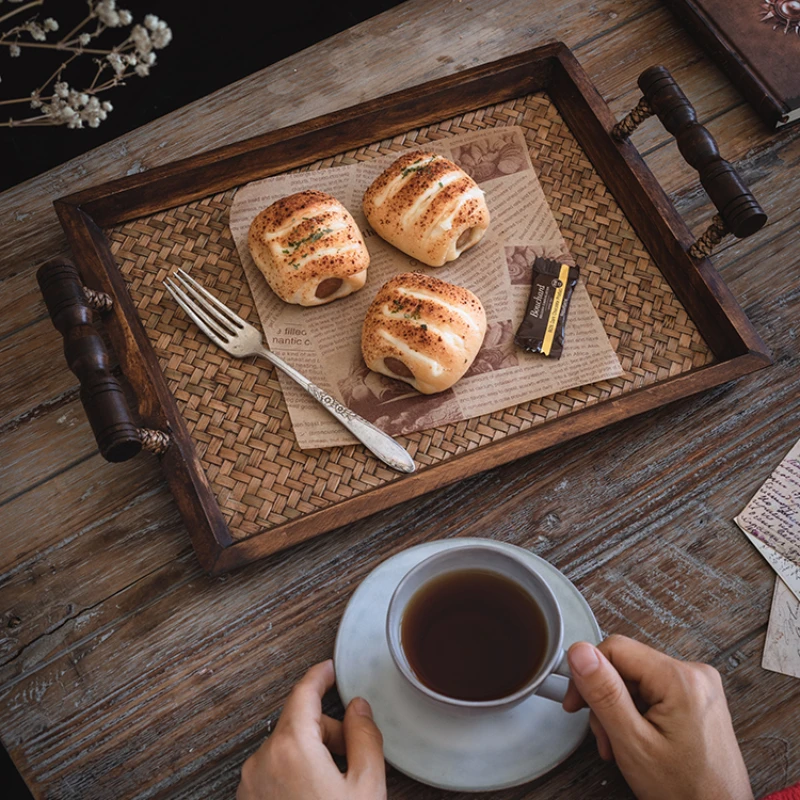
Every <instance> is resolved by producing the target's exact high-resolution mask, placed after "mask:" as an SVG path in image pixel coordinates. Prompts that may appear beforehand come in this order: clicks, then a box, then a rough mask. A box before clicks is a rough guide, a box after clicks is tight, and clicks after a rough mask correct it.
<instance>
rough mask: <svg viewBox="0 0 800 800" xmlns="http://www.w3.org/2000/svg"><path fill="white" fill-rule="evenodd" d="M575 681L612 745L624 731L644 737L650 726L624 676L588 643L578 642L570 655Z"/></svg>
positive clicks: (571, 649) (570, 650)
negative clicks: (632, 695)
mask: <svg viewBox="0 0 800 800" xmlns="http://www.w3.org/2000/svg"><path fill="white" fill-rule="evenodd" d="M567 659H568V660H569V666H570V670H571V671H572V682H573V683H574V684H575V688H576V689H577V690H578V692H580V695H581V697H582V698H583V699H584V700H585V701H586V704H587V705H588V706H589V708H591V709H592V711H593V712H594V715H595V716H596V717H597V720H598V721H599V722H600V724H601V725H602V726H603V728H605V730H606V732H607V734H608V736H609V738H610V739H611V741H612V743H613V741H614V739H615V738H616V737H617V735H619V734H620V733H622V732H629V733H639V734H641V735H644V733H645V731H646V729H647V723H646V722H645V720H644V719H643V717H642V716H641V714H640V713H639V711H638V710H637V708H636V705H635V704H634V702H633V698H632V697H631V695H630V693H629V692H628V689H627V687H626V686H625V681H623V679H622V676H621V675H620V674H619V672H617V670H616V669H614V667H613V665H612V664H611V662H610V661H609V660H608V659H607V658H606V657H605V656H604V655H603V654H602V653H601V652H600V651H599V650H598V649H597V648H596V647H593V646H592V645H591V644H589V643H588V642H576V643H575V644H574V645H572V647H570V649H569V652H568V653H567Z"/></svg>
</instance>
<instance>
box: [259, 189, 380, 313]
mask: <svg viewBox="0 0 800 800" xmlns="http://www.w3.org/2000/svg"><path fill="white" fill-rule="evenodd" d="M248 244H249V246H250V252H251V254H252V256H253V260H254V261H255V262H256V264H257V265H258V267H259V269H260V270H261V271H262V272H263V273H264V277H265V278H266V279H267V283H269V285H270V287H271V288H272V291H273V292H275V294H277V295H278V297H280V298H281V300H285V301H286V302H287V303H297V304H299V305H301V306H318V305H322V304H323V303H330V302H331V301H332V300H338V299H339V298H340V297H346V296H347V295H349V294H352V293H353V292H357V291H358V290H359V289H360V288H361V287H362V286H363V285H364V282H365V281H366V280H367V267H368V266H369V252H368V251H367V248H366V245H365V244H364V239H363V238H362V236H361V231H359V229H358V226H357V225H356V223H355V220H354V219H353V217H352V216H351V214H350V212H349V211H348V210H347V209H346V208H345V207H344V206H343V205H342V204H341V203H340V202H339V201H338V200H337V199H336V198H335V197H331V196H330V195H329V194H325V193H324V192H317V191H313V190H312V191H307V192H298V193H297V194H292V195H289V196H288V197H283V198H281V199H280V200H278V201H276V202H274V203H273V204H272V205H271V206H269V207H268V208H265V209H264V210H263V211H262V212H261V213H260V214H259V215H258V216H257V217H256V218H255V219H254V220H253V222H252V223H251V225H250V233H249V236H248Z"/></svg>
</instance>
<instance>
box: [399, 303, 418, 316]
mask: <svg viewBox="0 0 800 800" xmlns="http://www.w3.org/2000/svg"><path fill="white" fill-rule="evenodd" d="M421 308H422V303H417V307H416V308H415V309H414V310H413V311H412V312H411V313H410V314H403V319H419V318H420V313H419V312H420V309H421Z"/></svg>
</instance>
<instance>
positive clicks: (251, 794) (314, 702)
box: [236, 660, 386, 800]
mask: <svg viewBox="0 0 800 800" xmlns="http://www.w3.org/2000/svg"><path fill="white" fill-rule="evenodd" d="M333 681H334V674H333V661H330V660H328V661H323V662H322V663H321V664H316V665H315V666H313V667H311V669H309V670H308V672H306V674H305V675H304V676H303V678H302V680H300V682H299V683H298V684H297V685H296V686H295V687H294V689H293V690H292V692H291V694H290V695H289V697H288V699H287V700H286V704H285V705H284V707H283V712H282V713H281V717H280V719H279V720H278V724H277V725H276V726H275V730H274V731H273V733H272V735H271V736H270V737H269V738H268V739H267V740H266V741H265V742H264V744H262V745H261V747H259V748H258V750H256V752H255V753H253V755H252V756H250V758H248V759H247V761H245V762H244V765H243V766H242V779H241V781H240V783H239V788H238V789H237V790H236V800H267V798H268V799H269V800H385V798H386V768H385V766H384V762H383V738H382V737H381V732H380V731H379V730H378V728H377V726H376V725H375V723H374V722H373V721H372V710H371V709H370V707H369V703H368V702H367V701H366V700H364V699H362V698H360V697H356V698H354V699H353V700H352V701H351V702H350V704H349V705H348V706H347V709H346V711H345V714H344V722H338V721H337V720H335V719H331V718H330V717H328V716H326V715H325V714H323V713H322V696H323V695H324V694H325V692H327V691H328V689H330V688H331V687H332V686H333ZM331 752H333V753H336V754H337V755H346V756H347V772H346V773H344V774H342V773H341V772H340V771H339V768H338V767H337V766H336V764H335V763H334V761H333V758H331Z"/></svg>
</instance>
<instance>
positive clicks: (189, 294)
mask: <svg viewBox="0 0 800 800" xmlns="http://www.w3.org/2000/svg"><path fill="white" fill-rule="evenodd" d="M171 277H174V278H176V279H177V281H178V282H179V283H180V286H179V285H177V284H176V283H174V282H173V281H172V280H171ZM171 277H170V278H167V279H166V280H165V281H164V285H165V286H166V287H167V290H168V291H169V293H170V294H171V295H172V297H173V298H174V299H175V302H176V303H177V304H178V305H179V306H180V307H181V308H182V309H183V310H184V311H185V312H186V314H187V315H188V316H189V317H190V318H191V319H192V321H193V322H194V323H195V324H196V325H197V327H198V328H200V330H201V331H203V333H205V334H206V336H208V338H209V339H211V340H213V341H217V340H220V339H221V340H222V341H223V342H227V341H228V340H229V339H231V338H232V337H234V336H236V335H237V334H238V333H240V332H241V331H242V330H244V329H245V328H248V327H250V326H249V325H248V323H246V322H245V321H244V320H243V319H242V318H241V317H239V316H237V315H236V314H234V313H233V311H231V310H230V309H229V308H228V307H227V306H226V305H224V304H223V303H221V302H220V301H219V300H217V298H216V297H214V295H213V294H211V293H210V292H208V291H206V289H204V288H203V287H202V286H201V285H200V284H199V283H198V282H197V281H196V280H194V279H193V278H191V277H190V276H189V275H187V274H186V273H185V272H184V271H183V270H182V269H179V270H178V271H177V272H176V273H175V274H174V276H171Z"/></svg>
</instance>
